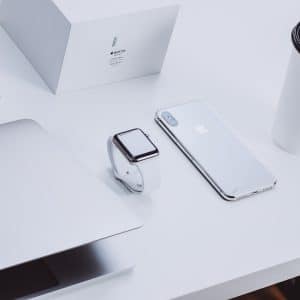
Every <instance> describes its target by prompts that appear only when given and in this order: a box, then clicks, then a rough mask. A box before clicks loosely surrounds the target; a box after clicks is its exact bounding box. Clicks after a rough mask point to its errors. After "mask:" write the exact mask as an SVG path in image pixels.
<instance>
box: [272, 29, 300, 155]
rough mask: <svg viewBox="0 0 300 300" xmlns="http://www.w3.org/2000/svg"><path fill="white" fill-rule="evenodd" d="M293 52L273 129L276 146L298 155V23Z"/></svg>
mask: <svg viewBox="0 0 300 300" xmlns="http://www.w3.org/2000/svg"><path fill="white" fill-rule="evenodd" d="M292 41H293V50H292V54H291V57H290V61H289V66H288V70H287V75H286V79H285V83H284V86H283V90H282V94H281V98H280V102H279V106H278V112H277V115H276V119H275V123H274V127H273V140H274V142H275V144H276V145H278V146H279V147H280V148H282V149H284V150H285V151H287V152H289V153H292V154H300V23H299V24H298V25H297V26H296V27H295V28H294V30H293V33H292Z"/></svg>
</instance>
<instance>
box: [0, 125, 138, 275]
mask: <svg viewBox="0 0 300 300" xmlns="http://www.w3.org/2000/svg"><path fill="white" fill-rule="evenodd" d="M0 165H1V168H0V184H1V189H0V206H1V209H0V237H1V249H0V271H1V270H4V269H6V268H9V267H12V266H15V265H19V264H22V263H24V262H28V261H32V260H36V259H38V258H42V257H46V256H49V255H51V254H54V253H60V252H62V251H65V250H67V249H72V248H76V247H79V246H81V245H86V244H89V243H91V242H93V241H96V240H100V239H103V238H106V237H110V236H113V235H116V234H119V233H122V232H127V231H129V230H133V229H137V228H139V227H141V225H142V224H141V222H140V221H139V220H138V219H136V218H135V216H133V215H132V214H131V213H130V212H129V211H128V210H127V209H126V207H125V206H124V205H123V203H122V199H119V198H118V197H117V196H116V195H115V194H114V193H113V191H111V190H110V189H109V187H107V186H106V185H105V184H103V183H102V182H101V181H100V180H98V179H97V178H94V177H93V176H91V175H89V174H88V173H87V172H85V170H84V169H83V168H81V166H80V165H79V164H77V163H76V161H75V160H73V159H72V158H71V157H70V155H69V153H68V152H67V151H65V150H64V149H62V148H61V147H59V146H58V145H57V144H56V143H55V142H54V141H53V140H52V139H51V138H50V136H49V135H48V134H47V133H46V132H45V131H44V130H43V129H42V128H41V127H40V126H39V125H38V124H37V123H35V122H34V121H31V120H20V121H16V122H12V123H7V124H3V125H0Z"/></svg>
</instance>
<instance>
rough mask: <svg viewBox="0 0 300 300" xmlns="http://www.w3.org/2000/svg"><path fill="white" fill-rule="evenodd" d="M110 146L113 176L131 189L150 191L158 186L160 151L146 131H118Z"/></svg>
mask: <svg viewBox="0 0 300 300" xmlns="http://www.w3.org/2000/svg"><path fill="white" fill-rule="evenodd" d="M107 148H108V154H109V158H110V162H111V165H112V170H113V174H114V177H115V178H116V179H117V180H118V181H120V182H121V183H122V184H123V185H124V186H125V187H126V188H127V189H128V190H129V191H130V192H132V193H142V192H143V193H150V192H152V191H153V190H155V189H157V188H158V187H159V185H160V174H159V167H158V157H159V150H158V148H157V147H156V146H155V144H154V143H153V142H152V141H151V139H150V137H149V136H148V135H147V134H145V133H144V131H143V130H141V129H139V128H135V129H131V130H127V131H124V132H120V133H117V134H115V135H114V136H113V137H110V138H109V140H108V143H107Z"/></svg>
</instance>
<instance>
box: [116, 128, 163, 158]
mask: <svg viewBox="0 0 300 300" xmlns="http://www.w3.org/2000/svg"><path fill="white" fill-rule="evenodd" d="M117 139H118V142H119V143H120V145H121V147H122V148H123V149H124V150H125V151H126V152H127V153H128V154H129V156H130V157H131V159H133V160H136V159H142V158H144V157H146V156H147V155H151V154H155V153H158V150H157V148H156V147H155V146H154V144H153V143H152V142H151V141H150V139H149V138H148V137H147V136H146V135H145V134H144V133H143V131H142V130H140V129H134V130H130V131H127V132H124V133H120V134H118V135H117Z"/></svg>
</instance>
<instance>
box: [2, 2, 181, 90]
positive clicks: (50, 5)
mask: <svg viewBox="0 0 300 300" xmlns="http://www.w3.org/2000/svg"><path fill="white" fill-rule="evenodd" d="M120 2H121V3H123V2H124V1H120V0H119V3H120ZM117 3H118V1H117V2H114V4H113V5H111V8H112V15H111V16H110V17H108V16H107V17H103V15H101V11H102V10H103V6H104V3H103V2H102V1H95V0H89V1H87V0H85V1H79V0H76V1H72V3H71V2H70V1H65V0H64V1H59V0H56V1H54V0H44V1H40V0H23V1H20V0H5V1H3V3H2V6H1V13H0V21H1V24H2V25H3V27H4V28H5V30H6V31H7V32H8V34H9V35H10V36H11V38H12V39H13V40H14V41H15V43H16V44H17V45H18V47H19V48H20V49H21V51H22V52H23V53H24V55H25V56H26V57H27V58H28V60H29V61H30V62H31V64H32V65H33V66H34V67H35V69H36V70H37V71H38V72H39V73H40V75H41V76H42V78H43V79H44V80H45V82H46V83H47V84H48V86H49V87H50V88H51V90H52V91H53V92H54V93H60V92H65V91H73V90H78V89H81V88H87V87H91V86H97V85H101V84H105V83H111V82H116V81H121V80H125V79H128V78H134V77H141V76H146V75H149V74H155V73H158V72H160V70H161V67H162V64H163V61H164V58H165V54H166V51H167V48H168V44H169V40H170V37H171V34H172V32H173V28H174V25H175V21H176V17H177V14H178V9H179V7H178V6H177V5H171V6H164V7H159V6H158V7H157V5H156V6H155V5H153V6H151V9H149V7H147V9H145V6H141V5H137V7H136V9H135V11H134V12H133V13H131V14H128V13H126V14H124V12H123V10H122V9H121V10H119V13H116V11H118V10H117V9H116V7H115V6H117ZM135 4H137V3H135ZM120 6H121V7H122V5H120ZM160 6H161V5H160ZM106 7H110V6H109V5H107V4H106ZM132 7H134V5H133V6H132ZM139 7H142V8H143V9H142V10H139V9H138V8H139ZM84 8H87V9H84ZM92 11H93V12H94V13H95V12H96V13H98V14H97V17H96V16H95V18H94V19H93V20H91V19H90V18H88V17H87V16H89V15H91V12H92ZM120 13H121V14H120ZM122 13H123V14H122ZM74 14H75V15H76V16H75V17H74V16H73V15H74ZM69 15H71V17H70V18H69ZM79 16H80V17H81V18H80V22H79ZM74 18H75V20H74Z"/></svg>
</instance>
